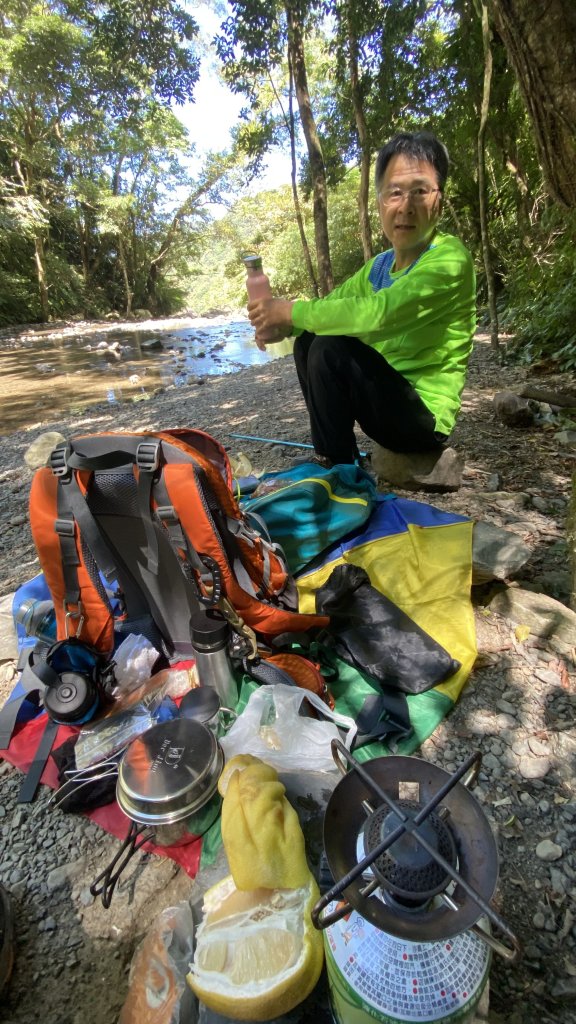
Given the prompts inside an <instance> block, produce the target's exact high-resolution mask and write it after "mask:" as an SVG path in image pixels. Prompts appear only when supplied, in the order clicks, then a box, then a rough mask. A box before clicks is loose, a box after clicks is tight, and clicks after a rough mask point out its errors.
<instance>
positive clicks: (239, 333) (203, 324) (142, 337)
mask: <svg viewBox="0 0 576 1024" xmlns="http://www.w3.org/2000/svg"><path fill="white" fill-rule="evenodd" d="M2 334H3V336H2V337H1V338H0V434H4V435H5V434H9V433H11V432H12V431H14V430H17V429H20V428H21V427H23V426H32V425H33V424H34V423H36V422H46V420H47V419H52V418H55V419H56V418H58V414H65V415H66V416H69V415H75V414H78V415H79V414H81V413H82V412H84V410H85V409H86V408H88V407H89V406H92V405H94V404H98V403H102V402H106V403H108V404H110V405H113V404H117V403H122V402H141V401H146V399H147V398H149V397H150V396H151V395H152V394H153V393H154V392H155V391H156V390H157V389H158V388H166V387H182V386H186V385H188V384H190V383H194V382H195V381H197V380H198V379H199V378H202V377H205V376H207V375H211V374H223V373H233V372H234V371H235V370H237V369H240V368H241V367H244V366H251V365H255V364H256V365H258V364H265V363H268V362H270V360H272V359H276V358H279V357H281V356H284V355H287V354H288V353H289V352H290V351H291V348H292V341H291V340H288V341H284V342H280V343H279V344H277V345H273V346H270V348H269V349H268V350H267V351H266V352H261V351H260V350H259V349H258V348H257V347H256V345H255V343H254V331H253V329H252V327H251V326H250V323H249V322H248V320H246V319H242V318H239V317H238V316H236V317H234V316H225V315H219V316H214V317H194V318H174V319H170V320H148V321H145V322H142V323H134V322H130V323H120V324H118V323H111V324H108V323H106V324H102V323H99V324H89V323H81V324H74V325H70V324H68V325H66V326H58V327H56V326H54V327H27V328H25V329H16V328H15V329H14V332H13V333H8V332H6V331H4V332H2Z"/></svg>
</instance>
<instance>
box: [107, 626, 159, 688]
mask: <svg viewBox="0 0 576 1024" xmlns="http://www.w3.org/2000/svg"><path fill="white" fill-rule="evenodd" d="M157 661H158V651H157V650H156V648H155V647H153V646H152V644H151V643H150V641H149V640H147V639H146V637H145V636H141V635H136V634H134V633H129V634H128V636H127V637H126V638H125V639H124V640H123V641H122V643H121V644H120V646H119V647H118V649H117V650H116V651H115V652H114V674H115V676H116V686H115V687H114V690H113V691H112V696H113V697H116V698H118V697H122V696H123V694H125V693H130V692H131V691H132V690H135V689H137V687H139V686H141V685H142V683H144V682H145V681H146V680H147V679H149V678H150V676H151V675H152V669H153V668H154V665H155V664H156V662H157Z"/></svg>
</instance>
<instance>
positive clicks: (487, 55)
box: [478, 0, 499, 351]
mask: <svg viewBox="0 0 576 1024" xmlns="http://www.w3.org/2000/svg"><path fill="white" fill-rule="evenodd" d="M481 15H482V41H483V44H484V87H483V91H482V106H481V109H480V127H479V128H478V198H479V213H480V232H481V235H482V256H483V259H484V270H485V272H486V288H487V291H488V308H489V310H490V344H491V345H492V347H493V348H494V349H495V350H496V351H497V350H498V347H499V340H498V310H497V308H496V292H495V290H494V271H493V268H492V256H491V253H490V234H489V231H488V202H487V189H486V125H487V124H488V114H489V111H490V86H491V82H492V49H491V45H490V23H489V21H488V8H487V6H486V0H482V11H481Z"/></svg>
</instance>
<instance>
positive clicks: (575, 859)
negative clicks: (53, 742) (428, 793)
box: [0, 337, 576, 1024]
mask: <svg viewBox="0 0 576 1024" xmlns="http://www.w3.org/2000/svg"><path fill="white" fill-rule="evenodd" d="M522 382H523V374H522V373H521V372H520V371H519V370H518V369H514V368H511V367H508V366H506V365H504V366H502V365H500V364H499V363H498V362H497V361H496V360H495V359H494V358H493V356H492V355H491V353H490V350H489V346H488V345H487V344H486V339H485V338H482V337H480V338H479V339H478V343H477V345H476V348H475V352H474V355H473V359H472V364H471V369H470V374H469V380H468V387H467V389H466V393H465V402H464V410H463V413H462V415H461V418H460V421H459V424H458V426H457V430H456V432H455V436H454V445H455V447H456V448H457V449H458V450H460V451H461V452H462V453H463V454H464V456H465V459H466V470H465V475H464V480H463V486H462V487H461V489H460V490H459V491H458V492H457V493H454V494H447V495H442V496H440V495H438V496H436V495H434V496H430V495H425V494H412V495H410V496H411V497H416V498H417V499H420V500H423V501H432V502H433V503H434V504H436V505H438V506H440V507H443V508H448V509H452V510H453V511H456V512H463V513H465V514H467V515H470V516H471V517H472V518H474V519H482V520H485V521H488V522H492V523H494V524H496V525H498V526H503V527H506V528H507V529H509V530H511V531H513V532H514V533H517V534H518V535H519V536H521V537H522V539H523V540H524V541H525V542H526V543H527V544H528V545H529V547H530V549H531V551H532V555H531V557H530V560H529V562H528V563H527V565H526V566H525V567H524V569H523V570H522V574H521V575H522V579H521V580H517V581H515V583H514V584H513V585H515V586H518V585H520V586H522V587H525V588H527V589H530V588H531V589H536V590H540V591H542V592H544V593H546V594H548V595H550V596H551V597H554V598H556V599H557V600H559V601H560V602H564V603H566V602H567V600H568V596H569V587H570V572H569V567H568V565H567V549H566V544H565V540H564V525H565V516H566V511H567V499H568V488H569V481H570V475H571V473H572V471H573V469H574V455H573V451H572V453H571V452H570V449H569V448H566V447H563V445H562V444H561V442H560V441H558V439H557V438H556V436H555V433H556V431H557V430H558V429H559V428H558V425H557V424H556V426H555V425H554V421H552V422H550V423H546V422H544V423H541V424H540V425H539V426H538V427H534V428H530V429H524V430H512V429H510V428H507V427H504V426H503V425H502V424H501V423H499V422H497V421H496V420H495V419H494V417H493V414H492V406H491V401H492V397H493V395H494V393H495V391H498V390H502V389H503V388H514V387H517V386H518V385H519V384H521V383H522ZM532 383H538V382H537V381H532ZM540 383H541V384H543V385H545V386H548V387H549V386H551V385H552V384H557V385H560V384H562V383H564V384H566V381H565V380H564V381H562V379H561V378H557V379H555V380H553V381H551V380H550V378H546V380H545V381H541V382H540ZM176 426H195V427H200V428H202V429H204V430H207V431H208V432H210V433H212V434H214V435H215V436H216V437H218V438H219V439H220V440H221V441H223V442H224V443H225V444H226V445H228V446H229V448H230V453H231V454H232V455H237V454H238V453H239V452H240V450H242V451H243V452H244V453H245V454H246V455H247V456H248V457H249V458H250V460H251V462H252V465H253V466H254V468H255V469H256V470H258V471H260V470H277V469H281V468H283V467H285V466H286V465H287V464H288V460H289V459H290V458H291V457H293V455H294V449H291V448H280V447H278V446H273V445H270V444H265V443H262V442H258V443H256V442H247V441H244V442H239V441H237V440H235V439H233V438H231V437H230V433H231V432H237V433H242V434H251V435H262V436H266V437H273V438H280V439H290V440H295V441H298V442H302V441H306V442H307V441H309V435H308V428H307V419H306V415H305V409H304V405H303V402H302V399H301V397H300V395H299V393H298V389H297V382H296V377H295V373H294V370H293V366H292V361H291V360H290V359H285V360H279V361H276V362H273V363H270V364H269V365H267V366H265V367H257V368H249V369H245V370H240V371H238V372H237V373H235V374H233V375H228V376H223V377H218V378H216V377H208V378H206V379H205V380H204V382H203V383H197V384H193V385H190V386H188V387H183V388H178V389H176V388H172V389H167V390H165V391H163V392H161V393H158V394H156V395H155V396H154V397H153V398H152V399H151V400H150V401H149V402H147V403H145V404H144V403H140V404H138V405H127V406H124V407H119V408H118V409H115V410H111V408H110V407H109V406H105V407H100V408H99V407H94V408H92V409H91V410H90V411H89V412H88V413H86V415H83V416H82V417H81V418H79V419H76V420H74V421H69V420H59V421H42V422H38V423H34V424H33V425H31V426H29V427H27V428H26V429H23V430H21V431H19V432H17V433H14V434H12V435H10V436H9V437H7V438H5V439H4V443H3V445H2V447H1V450H0V482H1V483H2V485H3V486H2V489H1V494H0V524H1V527H2V528H1V530H0V580H1V583H0V594H4V595H7V594H10V593H11V592H12V591H13V590H14V589H15V588H16V587H17V586H18V585H19V584H20V583H22V582H24V581H25V580H26V579H29V578H30V577H31V576H32V575H34V573H35V572H36V571H37V562H36V558H35V552H34V548H33V545H32V541H31V537H30V532H29V529H28V525H27V511H26V501H27V494H28V489H29V484H30V479H31V472H30V470H29V469H28V468H27V466H26V465H25V463H24V453H25V452H26V450H27V448H28V446H29V445H30V443H31V442H32V441H33V440H34V439H35V438H36V437H38V436H39V435H40V434H41V433H42V432H43V431H45V430H57V431H60V432H61V433H62V434H64V435H65V436H66V435H70V434H72V433H83V432H93V431H101V430H110V429H112V430H119V429H122V428H129V429H138V430H141V429H147V428H152V429H155V428H161V427H164V428H166V427H176ZM359 440H360V446H361V447H362V445H363V444H366V446H367V447H368V448H369V443H368V442H367V441H366V439H365V438H362V437H360V438H359ZM398 493H402V492H398ZM489 590H490V588H489V587H488V586H484V587H476V588H474V591H473V597H474V603H475V607H476V621H477V633H478V648H479V654H478V660H477V663H476V665H475V668H474V671H473V673H472V676H471V678H470V680H469V683H468V684H467V686H466V688H465V691H464V693H463V695H462V697H461V699H460V701H459V703H458V705H457V707H456V708H455V710H454V711H453V712H452V713H451V715H450V716H449V717H448V718H447V719H446V720H445V722H444V723H443V724H442V725H441V726H440V727H439V728H438V729H437V730H436V731H435V733H434V734H433V736H432V737H430V739H429V740H428V741H426V743H425V744H424V745H423V748H422V751H421V754H422V756H424V757H426V758H428V759H429V760H431V761H434V762H435V763H437V764H439V765H441V766H443V767H445V768H448V769H453V768H455V767H457V766H458V765H459V764H460V763H461V762H462V761H463V760H464V758H465V757H467V756H468V755H469V754H470V753H471V752H472V751H473V750H480V751H481V753H482V756H483V764H482V771H481V775H480V779H479V783H478V785H477V786H476V788H475V793H476V795H477V796H478V798H479V799H480V800H481V802H482V803H483V805H484V808H485V810H486V813H487V815H488V818H489V820H490V822H491V825H492V827H493V829H494V832H495V834H496V836H497V839H498V846H499V851H500V881H499V887H498V891H497V899H496V904H497V907H498V909H499V912H500V913H501V914H502V916H503V917H504V918H505V919H506V920H507V921H508V922H509V924H510V925H511V927H512V928H513V929H514V931H515V932H516V933H517V935H518V936H519V937H520V939H521V941H522V943H523V944H524V948H525V953H524V958H523V959H522V961H521V962H520V963H519V964H518V965H514V966H507V965H506V964H505V962H504V961H503V960H502V959H501V958H499V957H495V959H494V964H493V968H492V972H491V985H490V1010H489V1014H488V1020H490V1021H491V1022H493V1024H560V1022H562V1024H571V1022H575V1024H576V925H575V920H576V842H575V840H576V724H575V714H574V712H575V709H576V675H575V661H574V657H575V653H576V652H575V650H574V647H573V646H571V644H570V642H566V640H565V639H564V640H563V641H560V640H559V639H558V638H557V637H556V636H555V635H554V634H552V635H550V636H548V637H547V638H545V639H544V638H542V637H540V636H537V635H536V634H535V633H534V632H532V633H530V635H529V636H528V637H527V639H525V640H520V639H519V638H518V636H519V634H517V632H516V631H515V629H514V624H513V623H512V622H510V621H509V620H507V619H505V618H502V617H501V616H499V615H498V614H496V613H495V612H494V611H492V610H491V609H490V608H489V606H488V602H489V596H490V594H489ZM573 643H574V641H572V644H573ZM13 672H14V666H13V662H12V661H10V660H4V661H3V662H2V663H1V664H0V699H3V698H4V697H5V696H6V695H7V694H8V692H9V691H10V689H11V685H12V678H13ZM20 779H21V777H20V775H19V773H18V772H17V771H16V770H15V769H13V768H11V767H10V766H9V765H8V764H7V763H5V762H1V763H0V785H1V789H0V834H1V836H2V847H1V849H0V881H2V882H3V883H4V885H5V886H6V888H7V889H8V890H9V892H10V893H11V896H12V901H13V905H14V908H15V917H16V964H15V968H14V972H13V975H12V979H11V982H10V984H9V986H8V988H7V989H6V991H5V992H4V993H3V996H2V1007H1V1008H0V1021H1V1022H3V1024H32V1022H35V1021H43V1022H44V1024H87V1022H88V1024H114V1022H115V1021H116V1020H117V1017H118V1013H119V1009H120V1007H121V1006H122V1003H123V1001H124V998H125V995H126V991H127V985H128V977H127V972H128V967H129V963H130V960H131V957H132V953H133V950H134V948H135V945H136V944H137V942H138V941H139V938H140V937H141V936H142V935H143V934H144V933H145V932H146V929H147V927H148V925H149V922H150V920H151V919H152V918H153V917H154V916H155V915H156V914H157V913H158V912H159V911H160V910H161V909H163V908H164V907H165V906H168V905H170V904H171V903H174V902H175V901H177V900H178V899H180V898H182V897H183V896H186V895H187V894H188V892H189V890H190V885H191V883H190V880H189V879H188V878H187V877H186V876H185V875H183V873H182V872H180V871H179V870H178V869H177V868H176V867H175V865H174V864H173V863H172V862H171V861H169V860H167V859H165V858H160V857H150V856H139V857H137V858H136V859H135V862H133V866H132V868H131V870H130V872H129V873H128V875H127V877H126V880H125V881H124V882H123V883H122V884H121V886H120V888H119V891H118V892H117V894H116V896H115V898H114V902H113V904H112V907H111V909H110V910H108V911H106V910H104V909H103V908H102V906H101V904H100V903H99V902H96V901H94V900H93V898H92V897H91V895H90V892H89V885H90V882H91V881H92V879H93V878H94V877H95V876H96V875H97V874H98V873H99V872H100V871H101V870H102V868H103V867H104V865H105V864H106V863H107V862H108V860H109V859H110V857H111V856H112V855H113V854H114V853H115V852H116V850H117V849H118V841H117V840H116V839H114V838H113V837H111V836H108V835H107V834H105V833H104V832H102V831H101V830H100V829H99V828H98V827H97V826H95V825H93V824H92V823H90V822H89V821H88V820H87V819H84V818H82V817H76V816H72V815H66V814H63V813H61V812H59V811H51V810H48V809H47V801H48V797H49V793H48V792H47V791H46V790H44V789H43V790H42V791H41V793H40V795H39V797H38V798H37V800H36V802H35V803H34V804H33V805H31V806H19V805H17V802H16V798H17V792H18V788H19V784H20Z"/></svg>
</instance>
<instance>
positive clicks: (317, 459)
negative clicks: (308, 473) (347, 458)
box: [292, 452, 335, 469]
mask: <svg viewBox="0 0 576 1024" xmlns="http://www.w3.org/2000/svg"><path fill="white" fill-rule="evenodd" d="M308 462H310V463H312V465H313V466H322V469H332V466H334V465H335V463H334V462H332V459H329V458H328V456H327V455H318V453H317V452H310V455H299V456H298V457H297V458H296V459H292V465H293V466H305V465H306V463H308Z"/></svg>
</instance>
